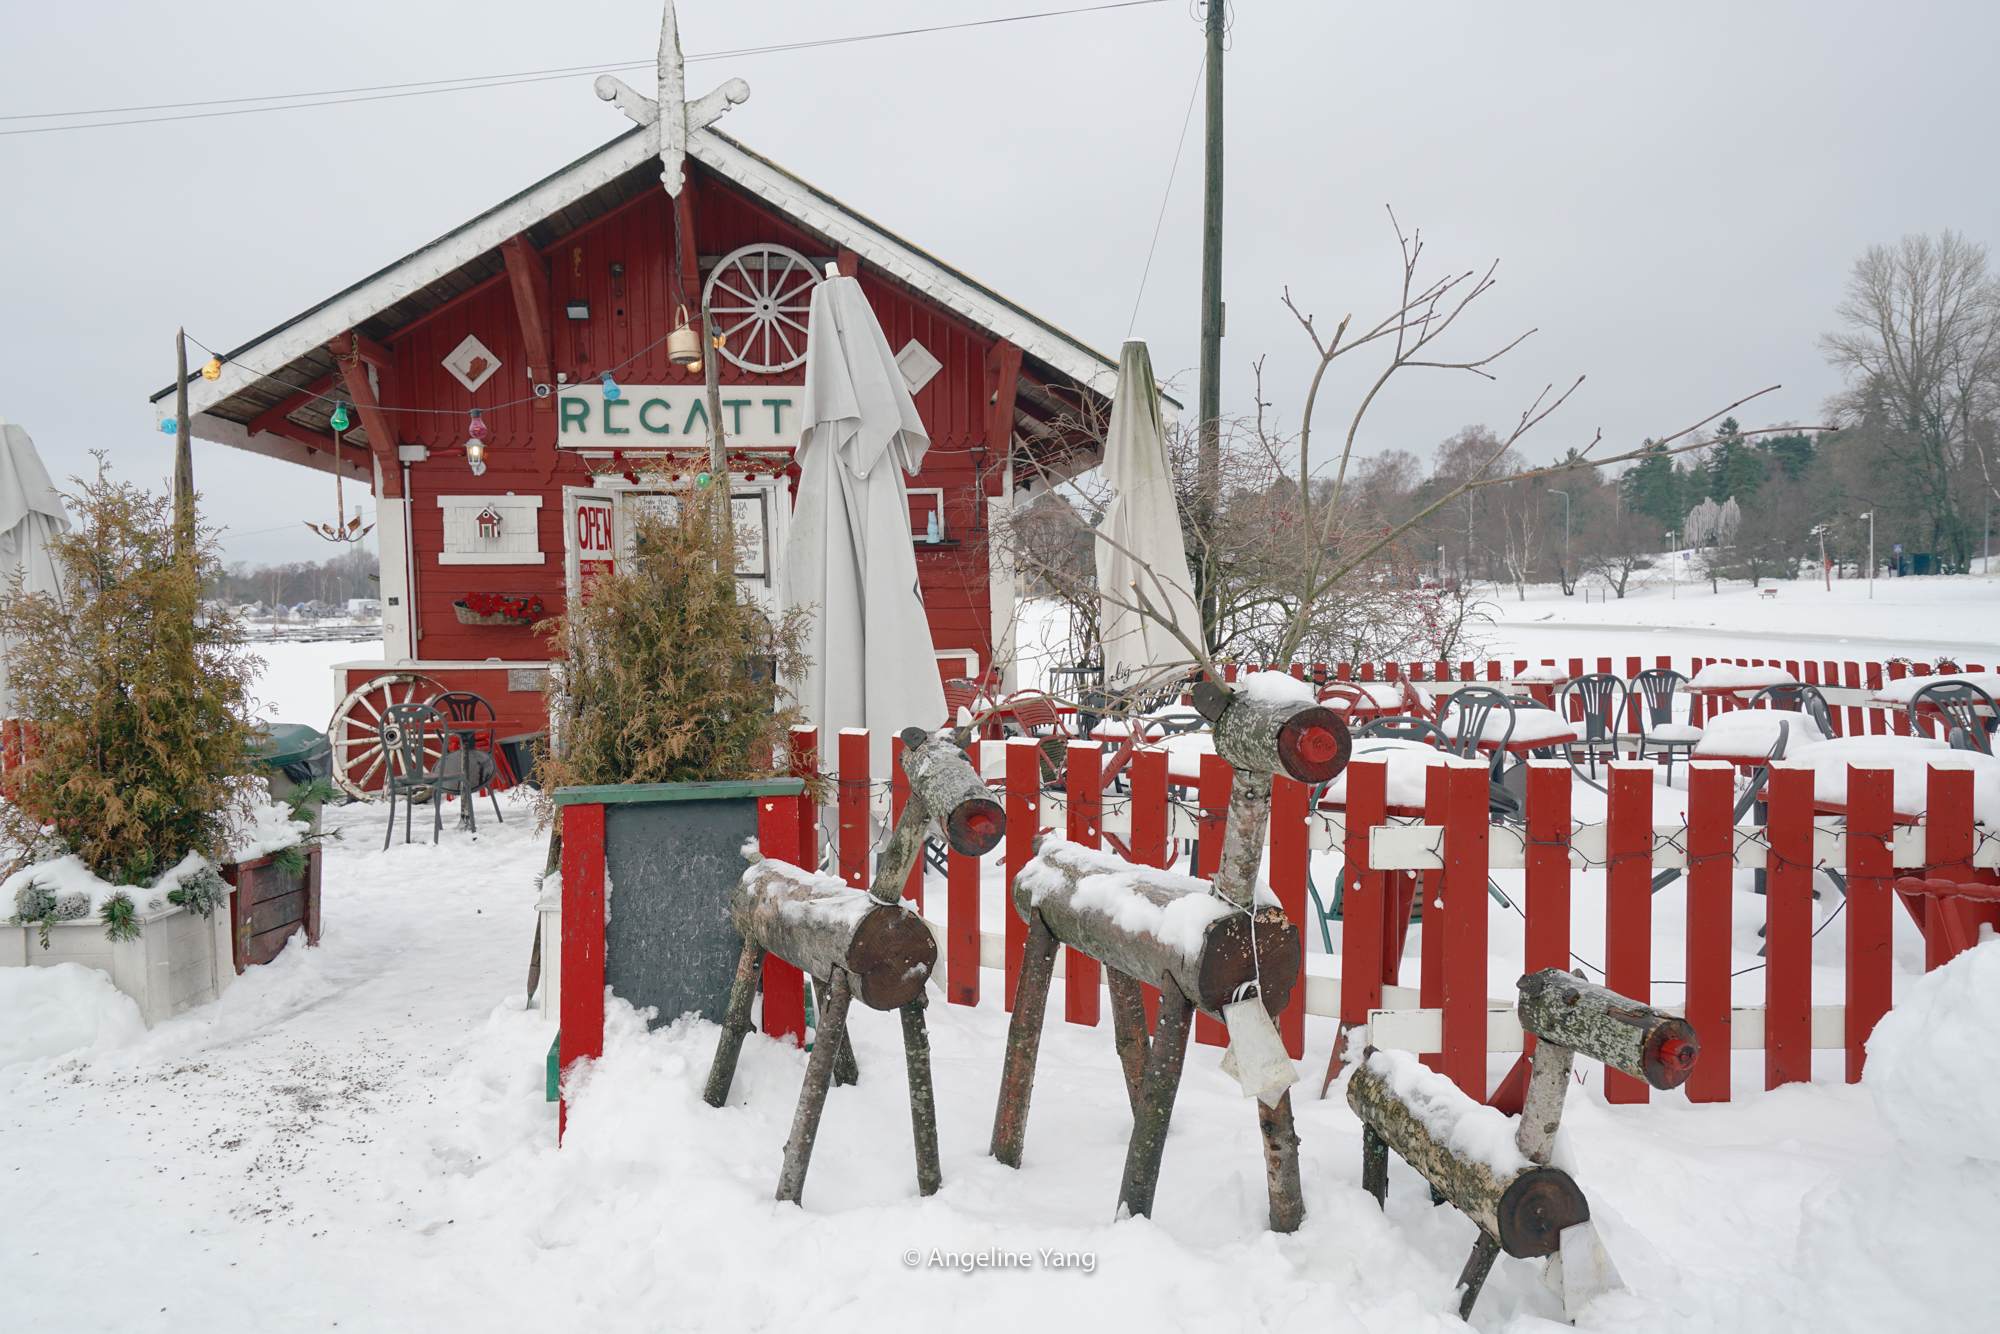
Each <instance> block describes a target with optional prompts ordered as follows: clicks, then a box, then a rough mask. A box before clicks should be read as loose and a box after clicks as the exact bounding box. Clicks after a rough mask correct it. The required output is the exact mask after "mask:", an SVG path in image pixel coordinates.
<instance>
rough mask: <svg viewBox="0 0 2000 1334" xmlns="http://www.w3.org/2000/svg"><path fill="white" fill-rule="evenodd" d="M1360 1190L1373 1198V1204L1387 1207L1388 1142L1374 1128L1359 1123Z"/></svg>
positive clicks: (1365, 1123) (1364, 1123)
mask: <svg viewBox="0 0 2000 1334" xmlns="http://www.w3.org/2000/svg"><path fill="white" fill-rule="evenodd" d="M1361 1189H1363V1190H1365V1191H1367V1192H1368V1193H1369V1194H1370V1195H1373V1196H1374V1197H1375V1203H1376V1204H1378V1205H1381V1206H1382V1207H1383V1208H1385V1209H1386V1208H1388V1206H1389V1141H1388V1140H1386V1139H1383V1138H1382V1136H1381V1135H1380V1134H1379V1133H1378V1132H1377V1131H1376V1129H1375V1127H1374V1126H1371V1125H1369V1124H1368V1123H1367V1122H1365V1121H1364V1122H1362V1123H1361Z"/></svg>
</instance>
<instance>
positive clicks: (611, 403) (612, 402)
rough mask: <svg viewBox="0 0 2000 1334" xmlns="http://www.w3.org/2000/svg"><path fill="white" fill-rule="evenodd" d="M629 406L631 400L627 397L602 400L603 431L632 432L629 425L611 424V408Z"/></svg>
mask: <svg viewBox="0 0 2000 1334" xmlns="http://www.w3.org/2000/svg"><path fill="white" fill-rule="evenodd" d="M631 406H632V400H631V399H629V398H607V399H605V400H604V433H605V434H606V435H630V434H632V428H631V427H629V426H613V425H612V424H611V409H613V408H629V407H631Z"/></svg>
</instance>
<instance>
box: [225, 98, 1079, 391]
mask: <svg viewBox="0 0 2000 1334" xmlns="http://www.w3.org/2000/svg"><path fill="white" fill-rule="evenodd" d="M659 136H660V131H659V126H657V125H652V126H646V127H644V128H643V129H640V130H636V131H634V132H632V133H629V134H625V135H621V136H620V137H619V138H617V139H614V140H613V141H612V142H610V143H608V144H606V145H605V146H604V147H603V148H601V149H599V150H598V151H597V152H595V153H592V154H589V155H588V156H586V157H584V158H582V159H581V160H579V161H577V162H576V163H574V164H572V165H571V166H569V167H567V168H565V169H564V170H562V171H559V172H557V173H556V174H555V175H553V176H551V177H549V178H548V179H547V180H545V181H543V182H542V183H541V184H539V185H537V186H534V187H533V188H531V189H529V190H528V191H526V192H525V193H523V194H521V195H519V196H518V197H516V198H514V199H511V200H508V201H507V202H506V203H504V204H502V205H501V206H499V207H498V208H496V209H494V210H492V211H491V212H489V213H486V214H483V215H481V216H480V217H478V218H475V219H473V220H472V221H471V222H469V223H467V224H466V225H465V226H463V227H461V228H459V229H458V230H456V231H453V232H451V233H449V234H447V235H445V236H442V237H440V238H438V239H437V240H436V241H433V242H432V243H431V244H429V245H427V246H425V247H424V248H423V249H421V250H419V251H417V252H416V253H415V254H412V255H410V256H409V257H407V258H405V259H403V260H402V261H400V262H399V263H396V264H393V265H391V266H390V267H388V268H386V269H384V270H382V271H381V272H380V273H378V274H376V275H375V276H374V277H372V278H369V279H366V280H365V281H363V282H362V283H360V284H359V285H358V286H356V287H354V288H353V289H351V290H349V291H347V292H344V293H342V294H341V295H339V296H337V297H335V298H333V299H332V300H330V301H329V302H327V304H325V305H323V306H321V307H319V308H317V309H315V310H312V311H309V312H308V313H306V314H304V315H302V316H300V317H299V318H298V319H296V320H294V321H292V322H291V323H289V324H286V325H284V326H282V327H281V328H279V329H277V330H276V331H274V332H273V333H272V334H270V335H269V336H268V337H267V338H265V339H264V340H263V341H261V342H259V343H256V344H253V345H252V346H250V347H248V348H245V349H243V351H242V352H240V353H239V354H238V355H237V357H236V358H235V359H233V360H231V361H228V362H225V363H224V364H223V368H222V376H221V378H220V379H216V380H202V379H194V380H191V381H190V382H189V385H188V409H189V411H190V412H191V413H200V412H203V411H205V410H207V409H208V408H211V407H213V406H215V405H216V404H217V403H220V402H222V401H223V400H224V399H227V398H229V397H230V396H231V395H233V394H236V393H238V392H240V391H241V390H243V389H245V388H247V387H249V386H250V385H251V384H252V383H254V382H255V381H256V380H257V379H258V378H259V374H260V373H265V374H268V373H269V372H272V371H275V370H277V369H278V368H280V367H282V366H284V365H286V364H288V363H290V362H291V361H293V360H294V359H296V358H298V357H300V356H303V355H305V354H306V353H308V352H311V351H313V350H314V349H316V348H322V347H324V346H326V344H327V343H329V342H330V341H332V340H333V339H334V338H335V337H337V336H339V335H340V334H343V333H346V332H347V331H348V330H349V329H352V328H354V327H355V326H356V325H358V324H360V323H362V322H363V321H365V320H369V319H372V318H374V317H375V316H377V315H379V314H381V313H382V312H383V311H385V310H387V309H388V308H389V307H391V306H393V305H395V304H396V303H397V302H399V301H401V300H403V299H404V298H406V297H408V296H409V295H410V294H411V293H413V292H416V291H419V290H421V289H423V288H424V287H427V286H429V285H430V284H431V283H434V282H436V281H437V280H438V279H440V278H442V277H444V276H445V275H446V274H448V273H451V272H452V271H453V270H455V269H457V268H459V267H460V266H462V265H464V264H467V263H470V262H471V261H472V260H474V259H477V258H478V257H479V256H480V255H483V254H485V253H486V252H487V251H489V250H491V249H493V248H494V247H495V246H498V245H499V244H500V243H501V242H503V241H505V240H507V239H508V238H509V237H512V236H515V235H518V234H519V233H521V232H523V231H526V230H527V229H528V228H529V227H532V226H534V225H535V224H536V223H538V222H541V221H542V220H543V219H545V218H548V217H550V216H552V215H553V214H555V213H557V212H560V211H561V210H562V209H565V208H568V207H569V206H570V205H571V204H574V203H575V202H577V200H579V199H581V198H583V197H584V196H585V195H588V194H589V193H591V192H592V191H593V190H596V189H598V188H600V187H601V186H604V185H607V184H609V183H610V182H611V181H614V180H616V179H617V178H618V177H620V176H623V175H624V174H625V173H626V172H628V171H630V170H632V169H633V168H634V167H637V166H638V165H639V164H640V163H642V162H645V161H646V160H647V159H649V158H654V157H657V156H658V155H659V147H660V145H659ZM688 149H689V152H690V153H691V154H692V156H694V157H695V158H696V159H698V160H699V161H701V162H702V163H704V164H706V165H707V166H709V167H712V168H714V169H715V170H716V171H718V172H720V173H721V174H722V175H723V176H725V177H727V178H728V179H729V180H731V181H733V182H735V183H736V184H738V185H741V186H743V187H744V188H745V189H747V190H749V191H751V192H752V193H754V194H756V195H758V196H761V197H762V198H763V199H765V200H767V201H768V202H770V203H771V204H772V205H774V206H776V207H777V208H778V209H780V210H781V211H782V212H784V213H786V214H787V215H789V216H791V217H794V218H797V219H798V220H799V221H800V222H803V223H805V224H806V225H807V226H809V227H811V228H813V229H814V230H816V231H818V232H820V233H822V234H823V235H825V236H826V237H828V238H829V239H831V240H834V241H837V242H838V243H840V244H841V245H842V246H845V247H846V248H848V249H850V250H852V251H854V252H855V253H856V254H858V255H860V256H861V257H862V258H863V259H865V260H867V261H868V262H869V263H871V264H873V265H875V266H876V267H877V268H879V269H881V270H882V271H883V272H885V273H888V274H890V275H891V276H893V277H895V278H897V279H899V280H900V281H902V282H904V283H906V284H908V285H909V286H910V287H912V288H913V289H915V290H916V291H918V292H921V293H924V294H925V295H926V296H928V297H929V298H930V299H931V300H933V301H936V302H937V303H938V304H939V305H941V306H943V307H945V308H946V309H947V310H951V311H954V312H956V313H957V314H959V315H961V316H963V317H964V318H966V319H968V320H970V321H971V322H972V323H974V324H976V325H978V326H980V327H981V328H983V329H985V330H987V331H988V332H990V333H993V334H996V335H998V336H999V337H1002V338H1005V339H1007V340H1008V341H1009V342H1011V343H1013V344H1014V345H1015V346H1017V347H1019V348H1020V349H1021V350H1022V351H1023V352H1025V353H1027V354H1028V355H1029V356H1032V357H1035V358H1036V359H1038V360H1040V361H1042V362H1044V363H1045V364H1047V365H1049V366H1052V367H1054V368H1055V369H1057V370H1059V371H1061V372H1062V373H1063V374H1065V375H1068V376H1071V377H1072V378H1074V379H1076V380H1077V381H1079V382H1080V383H1083V384H1087V385H1089V386H1091V387H1092V388H1094V389H1097V390H1098V391H1099V392H1101V393H1103V394H1105V395H1106V396H1107V397H1108V396H1109V395H1110V394H1111V392H1112V391H1113V389H1115V388H1116V386H1117V379H1118V369H1117V367H1116V366H1115V365H1108V364H1106V362H1105V361H1103V360H1101V359H1100V358H1099V357H1098V356H1097V355H1096V354H1094V353H1092V352H1091V351H1089V350H1088V349H1087V348H1085V347H1083V346H1082V345H1080V344H1078V343H1076V342H1074V341H1073V340H1071V339H1069V338H1067V337H1064V336H1063V335H1061V334H1059V333H1057V332H1055V331H1053V330H1051V329H1050V328H1049V327H1048V326H1046V325H1044V324H1041V323H1040V322H1038V321H1036V320H1033V319H1031V318H1029V317H1027V316H1025V315H1023V314H1022V313H1021V312H1019V311H1017V310H1015V309H1013V308H1011V307H1009V306H1007V305H1006V304H1004V303H1003V302H1000V301H999V300H997V299H996V298H994V297H993V296H992V295H991V294H989V293H987V292H984V291H982V290H980V289H979V288H978V287H976V286H973V285H971V284H970V283H969V281H968V280H967V279H965V278H963V277H962V276H960V275H958V274H956V273H953V272H952V271H951V270H949V269H947V268H945V267H944V266H943V265H941V264H939V263H938V262H937V261H935V260H933V259H930V258H928V257H927V256H925V255H923V254H921V253H919V252H918V251H916V250H914V249H913V248H911V247H910V246H909V245H907V244H905V243H904V242H901V241H898V240H897V239H896V238H895V237H893V236H890V235H888V234H887V233H885V232H882V231H880V230H879V229H877V228H875V227H873V226H871V225H869V224H868V223H866V222H864V221H863V220H862V219H860V218H858V217H856V216H855V215H854V214H852V213H849V212H847V211H846V210H844V209H841V208H839V207H837V206H834V205H832V204H830V203H829V202H828V201H827V200H826V199H824V198H823V197H822V196H820V195H818V194H816V193H813V192H812V191H810V190H809V189H807V188H806V187H805V185H804V183H803V182H801V181H800V180H798V179H797V178H796V177H794V176H791V175H789V174H787V173H785V172H783V171H782V170H780V169H778V168H777V167H774V166H773V165H772V164H771V163H769V162H767V161H765V160H764V159H762V158H759V157H757V156H756V155H755V154H753V153H750V152H749V151H747V150H745V149H743V148H742V147H740V146H738V145H737V144H735V143H733V142H732V141H730V140H728V139H726V138H724V137H723V136H721V135H719V134H717V133H715V132H714V131H712V130H701V131H698V132H697V133H695V134H693V135H691V136H689V143H688Z"/></svg>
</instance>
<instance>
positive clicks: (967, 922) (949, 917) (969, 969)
mask: <svg viewBox="0 0 2000 1334" xmlns="http://www.w3.org/2000/svg"><path fill="white" fill-rule="evenodd" d="M984 744H985V743H984V742H982V741H974V742H972V743H971V754H972V763H971V765H970V766H969V767H970V769H971V770H972V776H973V777H974V778H975V779H977V778H978V773H979V752H980V747H981V746H983V745H984ZM979 790H980V793H981V795H982V798H983V799H984V800H985V801H987V802H988V803H990V804H993V805H995V806H996V807H997V806H998V803H994V802H993V801H992V798H991V797H986V796H985V795H984V794H985V793H986V792H987V787H986V785H985V783H983V782H981V783H980V784H979ZM925 805H926V806H928V805H929V803H928V802H926V803H925ZM980 814H981V815H987V812H984V811H981V812H980ZM1000 820H1001V821H1002V822H1003V823H1004V822H1005V820H1006V813H1005V811H1004V810H1003V811H1001V813H1000ZM945 897H946V908H945V979H944V995H945V999H946V1000H947V1001H949V1002H950V1003H951V1004H953V1005H977V1004H979V858H978V857H976V856H968V855H967V854H966V853H963V852H960V851H959V850H958V849H957V848H956V847H952V848H948V849H947V850H946V852H945Z"/></svg>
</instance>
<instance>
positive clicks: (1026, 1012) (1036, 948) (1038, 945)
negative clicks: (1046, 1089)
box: [990, 914, 1056, 1167]
mask: <svg viewBox="0 0 2000 1334" xmlns="http://www.w3.org/2000/svg"><path fill="white" fill-rule="evenodd" d="M1021 948H1022V953H1023V957H1022V960H1021V984H1020V986H1019V987H1018V988H1017V989H1016V990H1015V992H1014V1016H1013V1018H1012V1019H1011V1020H1009V1021H1008V1024H1007V1049H1006V1055H1005V1056H1004V1058H1003V1059H1002V1062H1001V1066H1000V1104H999V1106H997V1107H996V1108H994V1110H993V1139H992V1143H991V1146H990V1148H991V1152H992V1154H993V1156H994V1157H995V1158H997V1159H999V1160H1000V1161H1001V1162H1002V1163H1005V1164H1006V1165H1007V1166H1009V1167H1019V1166H1020V1165H1021V1145H1022V1142H1023V1141H1024V1140H1025V1139H1026V1137H1027V1133H1028V1101H1029V1099H1030V1098H1031V1097H1032V1096H1033V1094H1034V1091H1035V1056H1036V1054H1037V1053H1038V1052H1040V1050H1041V1046H1042V1015H1043V1013H1044V1012H1045V1011H1046V1010H1047V1009H1048V1005H1049V983H1050V982H1051V981H1052V980H1053V979H1054V976H1055V967H1056V938H1055V936H1054V935H1052V934H1051V933H1050V931H1049V927H1048V923H1046V922H1044V921H1043V920H1042V919H1041V916H1040V915H1039V914H1037V915H1036V916H1035V917H1033V918H1031V919H1030V920H1029V922H1028V939H1027V942H1026V943H1025V944H1024V945H1023V946H1022V947H1021Z"/></svg>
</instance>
